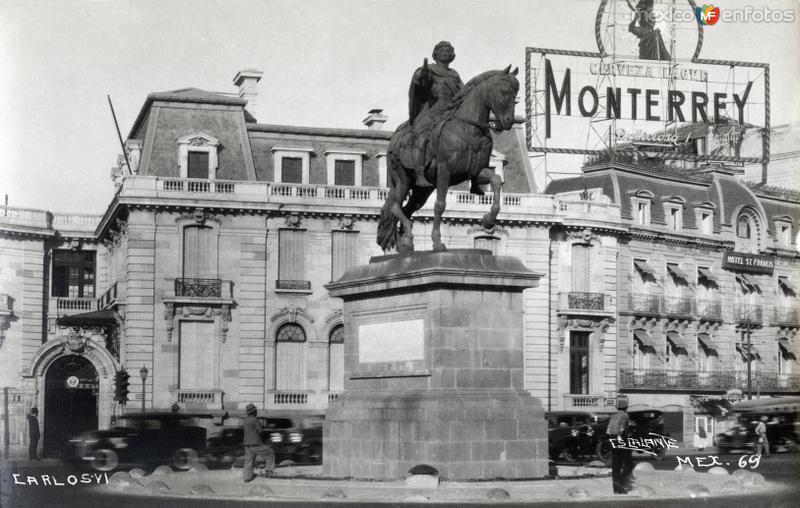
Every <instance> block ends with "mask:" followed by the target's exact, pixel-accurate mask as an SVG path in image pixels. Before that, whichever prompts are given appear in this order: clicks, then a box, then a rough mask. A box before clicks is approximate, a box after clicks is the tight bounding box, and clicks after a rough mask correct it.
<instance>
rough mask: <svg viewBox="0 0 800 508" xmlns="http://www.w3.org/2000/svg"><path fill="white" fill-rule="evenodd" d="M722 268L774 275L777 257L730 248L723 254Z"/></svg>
mask: <svg viewBox="0 0 800 508" xmlns="http://www.w3.org/2000/svg"><path fill="white" fill-rule="evenodd" d="M722 268H724V269H725V270H731V271H734V272H747V273H758V274H765V275H772V272H773V270H775V259H774V258H772V257H770V256H761V255H758V254H749V253H747V252H736V251H732V250H729V251H726V252H725V253H724V254H723V255H722Z"/></svg>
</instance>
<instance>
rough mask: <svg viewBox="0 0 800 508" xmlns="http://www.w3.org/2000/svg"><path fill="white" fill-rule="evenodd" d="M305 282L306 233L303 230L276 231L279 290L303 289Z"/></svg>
mask: <svg viewBox="0 0 800 508" xmlns="http://www.w3.org/2000/svg"><path fill="white" fill-rule="evenodd" d="M307 280H308V278H307V276H306V231H305V230H304V229H281V230H280V231H278V281H279V284H278V285H279V288H280V289H305V288H306V286H307ZM300 286H303V287H300Z"/></svg>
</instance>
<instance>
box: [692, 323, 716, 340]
mask: <svg viewBox="0 0 800 508" xmlns="http://www.w3.org/2000/svg"><path fill="white" fill-rule="evenodd" d="M719 325H720V323H719V322H718V321H701V322H699V323H698V324H697V333H707V334H709V335H711V336H712V337H713V336H714V335H716V333H717V331H719Z"/></svg>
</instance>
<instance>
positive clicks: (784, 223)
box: [774, 216, 792, 247]
mask: <svg viewBox="0 0 800 508" xmlns="http://www.w3.org/2000/svg"><path fill="white" fill-rule="evenodd" d="M774 223H775V241H777V242H778V245H781V246H783V247H790V246H791V245H792V218H791V217H788V216H784V217H775V218H774Z"/></svg>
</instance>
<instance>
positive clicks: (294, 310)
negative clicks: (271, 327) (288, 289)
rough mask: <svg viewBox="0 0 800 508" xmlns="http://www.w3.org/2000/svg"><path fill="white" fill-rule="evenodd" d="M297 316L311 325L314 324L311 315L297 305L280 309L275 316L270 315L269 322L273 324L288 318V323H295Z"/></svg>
mask: <svg viewBox="0 0 800 508" xmlns="http://www.w3.org/2000/svg"><path fill="white" fill-rule="evenodd" d="M298 316H302V317H303V318H305V319H307V320H308V321H310V322H311V323H313V322H314V316H312V315H311V314H309V313H308V312H306V310H305V309H302V308H300V307H298V306H297V305H294V304H292V305H289V306H287V307H283V308H282V309H280V310H279V311H278V312H276V313H275V314H273V315H272V317H271V318H270V321H272V322H275V321H277V320H278V319H281V318H283V317H286V318H288V320H289V321H292V322H296V321H297V317H298Z"/></svg>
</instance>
